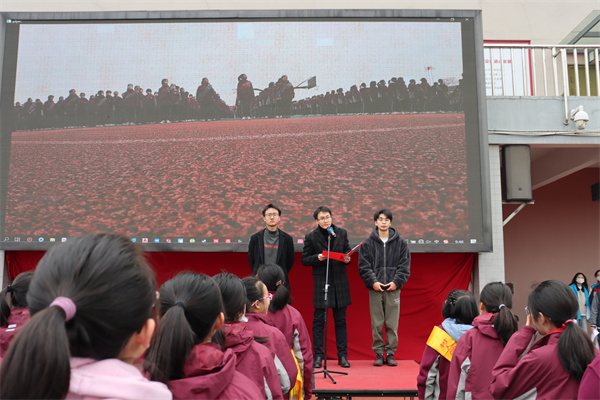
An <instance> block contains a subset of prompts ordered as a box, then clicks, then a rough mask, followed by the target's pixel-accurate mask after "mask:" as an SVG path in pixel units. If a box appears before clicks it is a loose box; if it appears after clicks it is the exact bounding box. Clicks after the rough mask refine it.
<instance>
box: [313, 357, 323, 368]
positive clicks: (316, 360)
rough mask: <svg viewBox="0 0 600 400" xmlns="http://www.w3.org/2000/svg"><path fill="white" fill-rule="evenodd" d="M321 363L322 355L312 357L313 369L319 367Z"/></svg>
mask: <svg viewBox="0 0 600 400" xmlns="http://www.w3.org/2000/svg"><path fill="white" fill-rule="evenodd" d="M322 365H323V357H321V356H315V358H313V369H314V368H321V366H322Z"/></svg>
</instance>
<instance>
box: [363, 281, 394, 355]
mask: <svg viewBox="0 0 600 400" xmlns="http://www.w3.org/2000/svg"><path fill="white" fill-rule="evenodd" d="M369 311H370V313H371V330H372V333H373V346H372V347H371V348H372V349H373V351H374V352H375V354H384V353H385V354H394V353H395V352H396V349H397V348H398V319H399V318H400V289H396V290H394V291H393V292H387V291H386V292H376V291H374V290H369ZM384 325H385V338H386V342H387V343H385V342H384V340H383V329H384Z"/></svg>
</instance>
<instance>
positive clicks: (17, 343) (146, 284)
mask: <svg viewBox="0 0 600 400" xmlns="http://www.w3.org/2000/svg"><path fill="white" fill-rule="evenodd" d="M155 303H156V282H155V279H154V273H153V272H152V270H151V269H150V267H149V266H148V264H147V263H146V261H145V259H144V257H143V255H142V252H141V250H140V248H139V247H136V245H134V244H133V243H131V241H130V240H129V239H127V238H126V237H122V236H114V235H108V234H98V235H90V236H83V237H79V238H76V239H74V240H73V241H70V242H68V243H65V244H61V245H58V246H55V247H53V248H51V249H50V250H49V251H48V252H47V253H46V254H45V255H44V257H43V258H42V259H41V260H40V262H39V264H38V266H37V269H36V271H35V273H34V274H33V278H32V280H31V284H30V286H29V291H28V293H27V304H28V306H29V310H30V312H31V319H30V320H29V322H28V323H27V324H25V326H24V327H23V329H21V331H20V332H19V334H18V335H17V337H15V340H14V341H13V342H12V344H11V345H10V347H9V349H8V352H7V353H6V357H5V358H4V360H3V363H2V371H1V373H0V378H1V379H0V380H1V381H2V387H1V389H0V397H1V398H3V399H17V398H20V399H34V398H51V399H64V398H65V397H66V398H69V399H97V398H111V399H140V398H146V399H171V397H172V396H171V393H170V392H169V390H168V388H167V387H166V386H165V385H164V384H162V383H160V382H150V381H148V379H146V378H145V377H144V376H143V375H142V373H141V372H140V371H139V370H138V369H137V368H136V367H135V366H133V365H131V363H132V362H133V361H135V360H136V359H138V358H139V357H140V356H141V355H142V354H143V353H144V351H145V350H146V349H147V348H148V345H149V343H150V339H151V338H152V334H153V333H154V329H155V326H156V322H155V320H154V318H153V310H154V306H155Z"/></svg>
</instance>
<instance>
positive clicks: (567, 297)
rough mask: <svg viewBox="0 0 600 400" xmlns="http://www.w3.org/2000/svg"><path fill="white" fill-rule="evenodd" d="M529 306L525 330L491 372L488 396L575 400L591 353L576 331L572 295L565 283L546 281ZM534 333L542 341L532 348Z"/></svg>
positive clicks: (587, 341)
mask: <svg viewBox="0 0 600 400" xmlns="http://www.w3.org/2000/svg"><path fill="white" fill-rule="evenodd" d="M527 304H528V305H527V309H526V311H527V322H526V323H525V326H524V327H523V328H521V329H520V330H519V331H518V332H517V333H515V334H514V335H513V336H512V337H511V339H510V341H509V342H508V344H507V345H506V347H505V348H504V351H503V352H502V355H501V356H500V358H499V359H498V362H497V363H496V365H495V366H494V370H493V371H492V375H493V379H492V382H491V385H490V391H491V394H492V395H493V397H494V398H496V399H514V398H517V397H519V398H536V399H576V398H577V392H578V390H579V383H580V381H581V379H582V376H583V375H584V371H585V370H586V368H587V366H588V364H590V363H591V362H592V361H593V360H594V355H595V350H594V346H593V345H592V342H591V340H590V339H589V337H588V336H587V335H586V334H585V332H584V331H583V329H581V328H580V327H579V326H578V325H577V321H576V319H575V318H577V312H578V310H579V303H578V301H577V298H576V297H575V294H574V293H573V291H572V290H571V288H569V286H567V285H566V284H565V283H563V282H560V281H555V280H549V281H544V282H542V283H540V284H539V285H538V286H537V287H536V288H535V289H534V290H533V291H532V292H531V293H530V294H529V298H528V302H527ZM536 332H537V333H539V334H540V335H542V338H541V339H539V340H538V341H536V342H535V343H534V341H535V336H536ZM532 344H533V345H532ZM530 346H531V348H529V347H530ZM596 393H598V392H596Z"/></svg>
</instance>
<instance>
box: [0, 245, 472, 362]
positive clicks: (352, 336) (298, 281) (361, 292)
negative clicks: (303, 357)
mask: <svg viewBox="0 0 600 400" xmlns="http://www.w3.org/2000/svg"><path fill="white" fill-rule="evenodd" d="M147 254H148V259H149V260H150V263H151V264H152V266H153V267H154V270H155V271H156V277H157V281H158V283H159V285H160V284H162V283H163V282H165V281H166V280H168V279H170V278H171V277H173V276H174V275H176V274H177V273H178V272H180V271H184V270H188V271H196V272H203V273H205V274H207V275H210V276H212V275H215V274H218V273H219V272H221V271H222V270H225V271H227V272H231V273H233V274H235V275H237V276H239V277H244V276H247V275H248V274H249V273H250V267H249V266H248V260H247V254H246V253H181V252H156V253H147ZM43 255H44V252H41V251H7V252H6V263H7V266H8V273H9V276H10V278H11V279H13V278H14V277H15V276H16V275H18V274H19V273H21V272H23V271H28V270H33V269H35V266H36V265H37V263H38V261H39V260H40V258H41V257H42V256H43ZM300 257H301V254H300V253H296V259H295V263H294V268H293V269H292V271H291V272H290V275H289V277H290V284H291V287H292V296H293V303H292V304H293V306H294V307H296V308H297V309H298V310H299V311H300V312H301V313H302V315H303V316H304V320H305V321H306V325H307V327H308V330H309V332H312V315H313V308H312V297H313V294H312V293H313V281H312V274H311V269H310V267H305V266H303V265H302V264H301V262H300ZM474 260H475V254H472V253H468V254H462V253H416V254H413V255H412V264H411V275H410V279H409V280H408V282H407V283H406V285H405V286H404V288H403V289H402V294H401V300H400V323H399V328H398V335H399V345H398V351H397V352H396V358H397V359H405V360H417V361H420V360H421V356H422V354H423V349H424V347H425V342H426V340H427V337H428V336H429V333H430V332H431V329H432V328H433V326H434V325H437V324H439V323H440V322H441V321H442V319H443V318H442V312H441V310H442V305H443V303H444V300H446V297H447V295H448V292H449V291H450V290H453V289H467V287H468V285H469V282H470V281H471V273H472V269H473V263H474ZM348 276H349V278H350V290H351V293H352V305H351V306H349V307H348V311H347V323H348V357H349V358H350V359H351V360H352V359H359V360H362V359H371V358H373V356H374V355H373V352H372V351H371V343H372V336H371V320H370V316H369V296H368V292H367V289H366V288H365V285H364V283H363V281H362V280H361V279H360V277H359V275H358V257H357V256H354V257H353V259H352V262H351V263H350V265H349V266H348ZM328 325H329V326H328V328H329V329H328V331H327V338H328V340H327V350H328V351H327V353H328V356H329V357H332V358H335V357H336V347H335V331H334V326H333V317H332V316H331V314H329V316H328Z"/></svg>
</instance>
